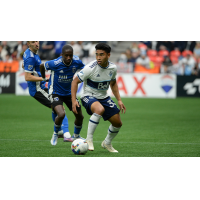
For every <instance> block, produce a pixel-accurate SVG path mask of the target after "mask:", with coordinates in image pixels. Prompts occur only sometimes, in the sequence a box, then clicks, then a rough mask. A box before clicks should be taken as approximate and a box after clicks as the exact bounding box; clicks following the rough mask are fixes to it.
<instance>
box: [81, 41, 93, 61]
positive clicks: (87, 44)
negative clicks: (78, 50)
mask: <svg viewBox="0 0 200 200" xmlns="http://www.w3.org/2000/svg"><path fill="white" fill-rule="evenodd" d="M91 46H92V42H90V41H84V42H83V43H82V50H83V57H86V58H87V57H88V56H89V50H90V47H91Z"/></svg>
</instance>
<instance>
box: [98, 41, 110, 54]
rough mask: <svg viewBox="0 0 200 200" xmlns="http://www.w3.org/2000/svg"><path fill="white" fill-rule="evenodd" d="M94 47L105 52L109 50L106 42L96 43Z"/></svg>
mask: <svg viewBox="0 0 200 200" xmlns="http://www.w3.org/2000/svg"><path fill="white" fill-rule="evenodd" d="M95 49H96V50H104V51H105V52H106V53H110V52H111V47H110V46H109V45H108V44H106V43H98V44H97V45H96V46H95Z"/></svg>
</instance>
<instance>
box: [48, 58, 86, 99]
mask: <svg viewBox="0 0 200 200" xmlns="http://www.w3.org/2000/svg"><path fill="white" fill-rule="evenodd" d="M44 66H45V69H46V70H51V76H50V79H49V84H48V88H49V94H58V95H60V96H68V95H71V83H72V81H73V77H74V74H75V73H76V71H77V70H81V69H83V68H84V66H85V65H84V64H83V63H82V61H81V60H80V59H79V57H78V56H73V59H72V63H71V65H70V66H67V65H65V64H64V62H63V59H62V56H61V57H59V58H57V59H55V60H50V61H47V62H45V63H44Z"/></svg>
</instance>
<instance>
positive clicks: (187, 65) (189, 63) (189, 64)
mask: <svg viewBox="0 0 200 200" xmlns="http://www.w3.org/2000/svg"><path fill="white" fill-rule="evenodd" d="M180 64H181V65H182V66H183V69H184V74H185V75H191V74H192V71H193V70H194V68H195V64H196V61H195V59H194V58H193V57H192V55H190V54H189V53H188V54H187V55H186V57H184V58H183V59H182V60H181V61H180Z"/></svg>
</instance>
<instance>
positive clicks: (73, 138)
mask: <svg viewBox="0 0 200 200" xmlns="http://www.w3.org/2000/svg"><path fill="white" fill-rule="evenodd" d="M71 138H72V140H73V141H74V140H76V139H82V140H85V138H82V137H81V136H80V135H79V136H78V137H75V136H74V135H72V137H71Z"/></svg>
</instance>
